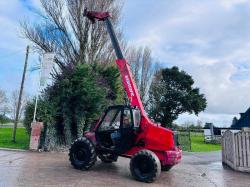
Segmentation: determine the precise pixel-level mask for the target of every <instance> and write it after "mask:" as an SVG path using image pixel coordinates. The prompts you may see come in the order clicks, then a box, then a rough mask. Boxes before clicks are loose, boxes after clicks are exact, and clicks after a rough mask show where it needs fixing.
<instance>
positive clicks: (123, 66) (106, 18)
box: [84, 9, 150, 122]
mask: <svg viewBox="0 0 250 187" xmlns="http://www.w3.org/2000/svg"><path fill="white" fill-rule="evenodd" d="M84 15H85V16H86V17H88V18H89V19H90V20H91V22H92V23H95V20H98V21H103V22H104V23H105V25H106V28H107V31H108V33H109V36H110V38H111V42H112V45H113V47H114V50H115V54H116V57H117V60H116V64H117V66H118V68H119V70H120V73H121V76H122V82H123V86H124V87H125V90H126V93H127V96H128V98H129V101H130V105H131V106H132V107H137V108H138V109H139V110H140V111H141V116H142V120H147V121H148V122H150V120H149V119H148V117H147V115H146V113H145V110H144V107H143V105H142V101H141V98H140V95H139V92H138V89H137V87H136V84H135V82H134V80H133V78H132V73H131V70H130V67H129V64H128V63H127V61H126V60H125V59H124V56H123V54H122V51H121V48H120V45H119V42H118V40H117V37H116V35H115V32H114V29H113V26H112V23H111V21H110V17H111V15H110V14H109V12H95V11H87V9H85V10H84Z"/></svg>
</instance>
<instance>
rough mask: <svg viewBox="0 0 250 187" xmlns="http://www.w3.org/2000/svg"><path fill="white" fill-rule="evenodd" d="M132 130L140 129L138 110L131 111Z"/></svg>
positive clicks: (139, 113)
mask: <svg viewBox="0 0 250 187" xmlns="http://www.w3.org/2000/svg"><path fill="white" fill-rule="evenodd" d="M133 119H134V129H135V130H136V131H137V130H139V129H140V123H141V112H140V110H138V109H133Z"/></svg>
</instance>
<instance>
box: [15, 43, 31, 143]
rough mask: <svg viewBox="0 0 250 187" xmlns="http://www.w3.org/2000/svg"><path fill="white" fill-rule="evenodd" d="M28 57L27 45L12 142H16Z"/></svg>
mask: <svg viewBox="0 0 250 187" xmlns="http://www.w3.org/2000/svg"><path fill="white" fill-rule="evenodd" d="M28 57H29V46H27V48H26V56H25V62H24V68H23V77H22V82H21V87H20V92H19V96H18V104H17V109H16V117H15V122H14V129H13V135H12V141H13V142H16V129H17V123H18V118H19V111H20V108H21V101H22V95H23V85H24V80H25V74H26V70H27V63H28Z"/></svg>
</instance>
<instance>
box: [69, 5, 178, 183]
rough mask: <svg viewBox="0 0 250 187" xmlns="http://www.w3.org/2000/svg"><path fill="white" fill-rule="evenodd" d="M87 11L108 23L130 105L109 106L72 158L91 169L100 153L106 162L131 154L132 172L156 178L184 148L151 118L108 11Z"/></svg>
mask: <svg viewBox="0 0 250 187" xmlns="http://www.w3.org/2000/svg"><path fill="white" fill-rule="evenodd" d="M84 15H85V16H86V17H87V18H89V19H90V20H91V21H92V23H94V22H95V21H96V20H98V21H103V22H104V23H105V25H106V27H107V31H108V33H109V35H110V38H111V41H112V45H113V47H114V50H115V54H116V56H117V60H116V64H117V66H118V68H119V70H120V73H121V77H122V83H123V86H124V87H125V90H126V93H127V96H128V98H129V102H130V105H115V106H110V107H108V109H107V110H106V111H105V112H104V114H103V115H102V117H101V118H100V119H99V121H98V122H97V124H96V125H95V126H94V128H92V130H90V131H89V132H86V133H84V135H83V137H81V138H78V139H76V140H75V141H74V142H73V143H72V145H71V148H70V151H69V160H70V162H71V164H72V165H73V166H74V168H76V169H89V168H90V167H91V166H93V165H94V164H95V162H96V159H97V157H99V159H100V160H102V161H103V162H105V163H111V162H115V161H117V158H118V156H122V157H127V158H131V160H130V171H131V174H132V176H133V177H134V178H135V179H136V180H139V181H142V182H153V181H154V180H155V179H156V178H157V177H158V176H159V175H160V172H161V171H168V170H169V169H171V167H172V166H173V165H175V164H177V163H179V162H180V161H181V157H182V151H181V149H180V148H179V147H178V145H177V139H176V136H175V135H174V133H173V132H172V131H171V130H170V129H166V128H163V127H161V126H160V125H159V124H155V123H154V122H152V121H151V120H150V119H149V118H148V116H147V114H146V112H145V110H144V107H143V105H142V102H141V99H140V95H139V93H138V90H137V87H136V85H135V83H134V81H133V78H132V74H131V71H130V67H129V64H128V63H127V61H126V60H125V59H124V57H123V54H122V51H121V49H120V46H119V43H118V40H117V38H116V35H115V33H114V30H113V26H112V23H111V22H110V17H111V16H110V14H109V12H95V11H87V9H85V11H84Z"/></svg>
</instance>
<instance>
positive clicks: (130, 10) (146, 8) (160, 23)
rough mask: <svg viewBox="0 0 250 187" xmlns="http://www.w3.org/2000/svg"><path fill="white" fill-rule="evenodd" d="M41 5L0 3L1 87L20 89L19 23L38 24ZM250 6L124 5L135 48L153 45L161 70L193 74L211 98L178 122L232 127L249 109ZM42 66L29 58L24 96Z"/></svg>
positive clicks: (33, 0)
mask: <svg viewBox="0 0 250 187" xmlns="http://www.w3.org/2000/svg"><path fill="white" fill-rule="evenodd" d="M39 7H40V4H39V1H38V0H9V1H0V33H1V34H0V88H2V89H4V90H6V91H7V92H8V93H10V92H11V91H12V90H15V89H19V84H20V81H21V76H22V68H23V63H24V57H25V48H26V45H27V44H29V42H28V41H27V40H25V39H23V38H21V32H20V27H19V21H20V20H23V19H30V20H36V19H38V18H37V15H36V14H35V13H34V12H33V10H34V9H37V8H38V9H39ZM249 19H250V1H248V0H200V1H199V0H175V1H172V0H157V1H155V0H125V1H124V7H123V14H122V22H121V27H122V29H123V31H124V35H125V37H126V39H127V40H128V41H129V44H130V45H134V46H149V47H150V48H151V49H152V54H153V58H154V59H155V60H156V61H158V62H159V63H160V64H161V66H162V67H172V66H178V67H179V68H180V69H181V70H184V71H186V72H187V73H188V74H190V75H191V76H192V77H193V79H194V81H195V86H196V87H199V88H200V91H201V93H204V94H205V96H206V98H207V103H208V106H207V108H206V110H205V111H204V112H202V113H200V114H199V115H198V116H195V115H189V114H183V115H181V116H180V117H179V118H178V120H177V121H176V122H177V123H179V124H180V123H182V124H183V123H190V122H193V123H196V122H197V121H198V120H200V121H202V122H203V123H205V122H213V123H214V124H215V125H217V126H229V125H230V124H231V121H232V118H233V117H234V116H238V113H240V112H244V111H246V110H247V108H248V107H250V94H249V91H250V22H249ZM37 63H38V59H37V56H36V54H35V53H34V52H31V53H30V58H29V65H28V73H27V79H26V83H25V91H26V92H27V93H29V94H30V95H34V94H35V93H36V90H37V84H38V83H37V75H38V72H31V71H30V69H31V68H32V67H34V66H35V65H36V64H37Z"/></svg>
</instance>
